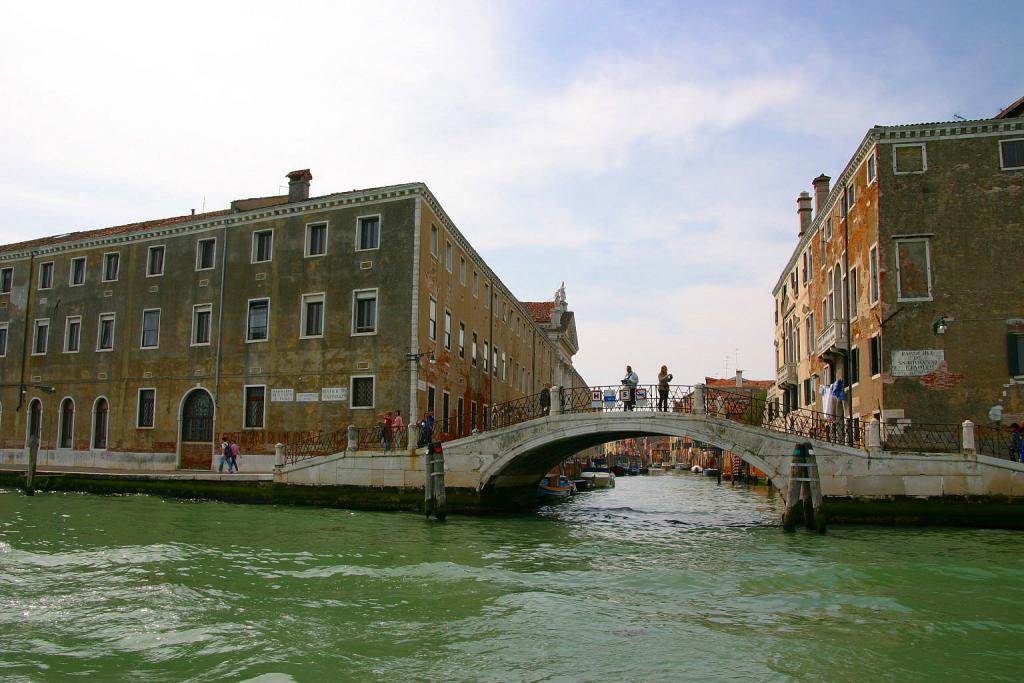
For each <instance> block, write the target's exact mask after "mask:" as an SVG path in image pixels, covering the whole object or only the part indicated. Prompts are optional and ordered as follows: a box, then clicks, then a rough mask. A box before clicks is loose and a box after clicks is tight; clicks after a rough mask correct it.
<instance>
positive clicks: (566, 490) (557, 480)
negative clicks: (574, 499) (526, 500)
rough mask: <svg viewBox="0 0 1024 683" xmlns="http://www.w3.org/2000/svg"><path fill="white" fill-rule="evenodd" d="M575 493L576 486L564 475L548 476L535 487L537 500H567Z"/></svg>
mask: <svg viewBox="0 0 1024 683" xmlns="http://www.w3.org/2000/svg"><path fill="white" fill-rule="evenodd" d="M575 491H576V486H575V485H574V484H573V483H572V482H571V481H569V477H567V476H565V475H564V474H549V475H548V476H546V477H544V478H543V479H541V480H540V485H539V486H538V487H537V497H538V498H568V497H569V496H571V495H572V494H573V493H575Z"/></svg>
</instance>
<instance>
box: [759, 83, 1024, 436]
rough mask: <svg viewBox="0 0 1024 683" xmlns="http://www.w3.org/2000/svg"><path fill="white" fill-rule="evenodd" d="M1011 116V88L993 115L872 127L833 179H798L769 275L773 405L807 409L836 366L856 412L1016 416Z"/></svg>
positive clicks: (1017, 142) (1022, 201)
mask: <svg viewBox="0 0 1024 683" xmlns="http://www.w3.org/2000/svg"><path fill="white" fill-rule="evenodd" d="M1022 117H1024V98H1022V99H1021V100H1018V101H1017V102H1015V103H1014V104H1013V105H1011V106H1009V107H1007V108H1006V109H1004V110H1003V111H1001V112H999V114H997V115H996V116H995V117H993V118H991V119H981V120H973V121H950V122H944V123H922V124H912V125H897V126H876V127H874V128H872V129H871V130H869V131H868V132H867V134H866V135H865V136H864V139H863V141H862V142H861V144H860V146H859V147H858V148H857V150H856V152H855V153H854V155H853V157H852V158H851V159H850V161H849V163H848V164H847V165H846V167H845V168H844V169H843V171H842V173H841V174H840V175H839V177H838V179H837V182H836V183H835V185H834V186H830V182H831V179H830V178H829V177H828V176H825V175H821V176H819V177H817V178H815V179H814V181H813V198H812V197H811V194H810V193H808V192H801V193H800V197H799V198H798V199H797V213H798V215H799V241H798V243H797V245H796V248H795V249H794V250H793V253H792V255H791V257H790V259H789V262H788V263H787V264H786V266H785V268H784V269H783V270H782V273H781V275H780V277H779V279H778V282H777V283H776V284H775V287H774V289H773V290H772V294H773V296H774V299H775V301H774V305H775V360H776V369H777V378H776V380H777V381H776V385H775V387H774V388H773V391H772V395H773V400H774V401H775V402H777V403H778V405H779V408H780V409H782V410H788V409H791V408H804V407H807V408H813V409H817V410H820V409H821V400H820V393H819V389H820V387H821V386H822V385H823V384H824V383H828V382H832V381H834V380H835V379H836V378H843V379H844V380H845V382H846V383H847V384H848V385H852V392H850V393H852V397H847V400H846V409H847V412H848V413H849V414H851V415H852V416H854V417H856V418H859V419H860V420H869V419H871V417H872V416H877V417H878V418H879V419H881V420H883V421H889V422H897V423H904V424H905V423H907V422H916V423H929V422H933V423H955V422H960V421H962V420H964V419H965V418H970V419H972V420H975V421H976V422H979V423H982V424H990V423H991V421H992V420H994V419H1002V421H1003V422H1004V423H1006V422H1009V421H1010V420H1011V419H1012V418H1014V417H1017V418H1020V417H1022V416H1024V396H1022V389H1024V384H1022V383H1021V381H1022V380H1024V268H1022V267H1021V264H1022V263H1024V118H1022ZM812 204H813V209H812ZM851 408H852V412H850V410H851ZM1000 414H1001V415H1002V417H1001V418H1000Z"/></svg>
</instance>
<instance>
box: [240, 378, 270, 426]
mask: <svg viewBox="0 0 1024 683" xmlns="http://www.w3.org/2000/svg"><path fill="white" fill-rule="evenodd" d="M266 395H267V387H266V386H265V385H262V384H258V385H255V386H253V385H246V386H245V408H244V410H245V414H244V415H243V416H242V425H243V427H244V428H245V429H263V426H264V419H265V417H266V411H265V409H264V408H265V399H266Z"/></svg>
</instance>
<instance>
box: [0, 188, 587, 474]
mask: <svg viewBox="0 0 1024 683" xmlns="http://www.w3.org/2000/svg"><path fill="white" fill-rule="evenodd" d="M288 177H289V181H290V182H289V193H288V195H282V196H275V197H261V198H254V199H244V200H237V201H234V202H232V203H231V206H230V208H228V209H226V210H223V211H214V212H209V213H203V214H193V215H188V216H181V217H176V218H169V219H164V220H156V221H148V222H144V223H134V224H131V225H124V226H119V227H113V228H106V229H101V230H92V231H88V232H75V233H69V234H65V235H60V236H56V237H49V238H44V239H37V240H33V241H30V242H24V243H21V244H11V245H6V246H3V247H0V374H2V380H0V384H2V386H0V448H2V449H3V450H4V456H5V457H6V458H8V459H11V458H13V457H15V456H18V455H20V454H21V453H22V449H23V448H24V446H25V444H26V441H27V439H28V437H29V435H30V434H36V435H38V436H39V438H40V443H41V449H42V450H43V451H45V452H47V454H48V457H50V461H51V462H52V461H53V458H54V457H57V458H58V459H59V460H60V461H62V462H63V461H66V462H68V463H78V464H94V465H108V466H121V467H124V466H163V467H175V466H179V467H181V466H196V467H208V466H209V465H210V463H211V454H212V453H213V451H214V449H215V441H217V440H219V437H220V435H222V434H230V435H232V436H233V437H234V438H236V439H237V440H238V442H239V444H240V446H241V449H242V452H243V453H244V454H269V453H272V452H273V445H274V443H276V442H279V441H280V442H289V441H293V440H295V439H297V438H301V437H302V436H303V435H308V434H310V433H313V434H315V433H317V432H332V431H335V430H341V429H344V428H346V427H347V425H349V424H355V425H357V426H364V427H369V426H370V425H372V424H373V423H374V422H375V421H376V419H377V417H378V415H379V414H380V413H381V412H383V411H385V410H401V411H402V413H403V415H404V419H405V422H406V424H408V423H409V422H410V421H413V420H415V419H416V418H417V417H418V416H421V415H422V414H423V412H424V411H425V410H427V409H428V408H433V410H434V411H435V414H436V416H437V418H438V420H439V421H440V422H441V429H442V430H444V431H445V432H447V433H448V434H449V435H453V436H454V435H464V434H469V433H470V431H471V430H472V429H473V428H474V427H475V426H477V425H478V424H479V423H480V420H482V416H483V415H484V413H485V411H486V408H487V407H488V406H489V405H493V404H496V403H500V402H503V401H508V400H511V399H513V398H517V397H520V396H523V395H529V394H533V393H536V392H538V391H540V389H541V388H542V387H543V386H544V384H555V383H560V382H568V381H577V382H581V381H582V380H581V378H579V376H578V374H574V373H575V371H574V370H573V369H572V359H571V354H568V355H567V353H566V349H567V348H570V349H571V350H572V352H575V350H576V348H577V347H576V334H575V322H574V318H573V317H572V314H571V312H569V311H568V308H567V304H566V302H565V297H564V290H560V295H559V300H558V301H556V302H552V304H551V306H552V308H557V309H558V311H559V315H560V316H561V317H562V318H564V319H565V320H567V323H568V324H567V325H565V326H562V327H560V328H559V329H557V330H552V329H550V325H548V326H542V325H539V324H538V323H537V322H536V321H535V319H534V315H533V312H532V310H531V308H528V307H527V306H526V305H524V304H523V303H521V302H520V301H518V300H517V299H516V298H515V297H514V296H513V295H512V293H511V292H510V291H509V290H508V288H507V287H506V286H505V285H504V284H503V283H502V282H501V280H500V279H499V278H498V276H497V275H496V274H495V273H494V272H493V271H492V270H491V269H490V268H489V267H488V265H487V264H486V263H485V262H484V261H483V259H482V258H481V257H480V255H479V254H478V253H477V252H476V251H475V250H474V249H473V247H472V246H471V245H470V243H469V241H468V240H467V239H466V237H465V236H464V235H463V234H462V232H460V231H459V229H458V228H457V227H456V226H455V224H454V223H453V222H452V220H451V219H450V218H449V217H448V215H447V214H446V213H445V211H444V209H443V208H442V207H441V205H440V203H439V202H438V201H437V199H436V198H435V197H434V195H433V194H432V193H431V192H430V190H429V189H428V188H427V187H426V185H424V184H422V183H411V184H405V185H395V186H391V187H382V188H374V189H368V190H360V191H351V192H342V193H337V194H330V195H325V196H320V197H310V196H309V184H310V180H311V179H312V175H311V174H310V173H309V171H308V170H304V171H295V172H293V173H290V174H289V175H288ZM563 338H564V339H563ZM566 340H570V341H569V342H567V341H566ZM570 342H571V343H570ZM51 392H52V393H51ZM446 417H447V418H449V419H448V420H447V421H446ZM215 437H217V439H215ZM250 462H253V461H250Z"/></svg>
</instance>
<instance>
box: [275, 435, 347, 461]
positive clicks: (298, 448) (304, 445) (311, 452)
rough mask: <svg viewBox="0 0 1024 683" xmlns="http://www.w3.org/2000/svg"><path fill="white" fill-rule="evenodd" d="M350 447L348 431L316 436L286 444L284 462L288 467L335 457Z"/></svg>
mask: <svg viewBox="0 0 1024 683" xmlns="http://www.w3.org/2000/svg"><path fill="white" fill-rule="evenodd" d="M347 445H348V430H347V429H339V430H338V431H336V432H329V433H326V434H325V433H323V432H321V433H320V434H315V435H313V436H308V437H306V438H303V439H299V440H298V441H294V442H292V443H289V444H286V445H285V449H284V462H285V464H287V465H291V464H292V463H296V462H298V461H299V460H305V459H307V458H316V457H318V456H321V455H333V454H334V453H340V452H341V451H343V450H345V447H346V446H347Z"/></svg>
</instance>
